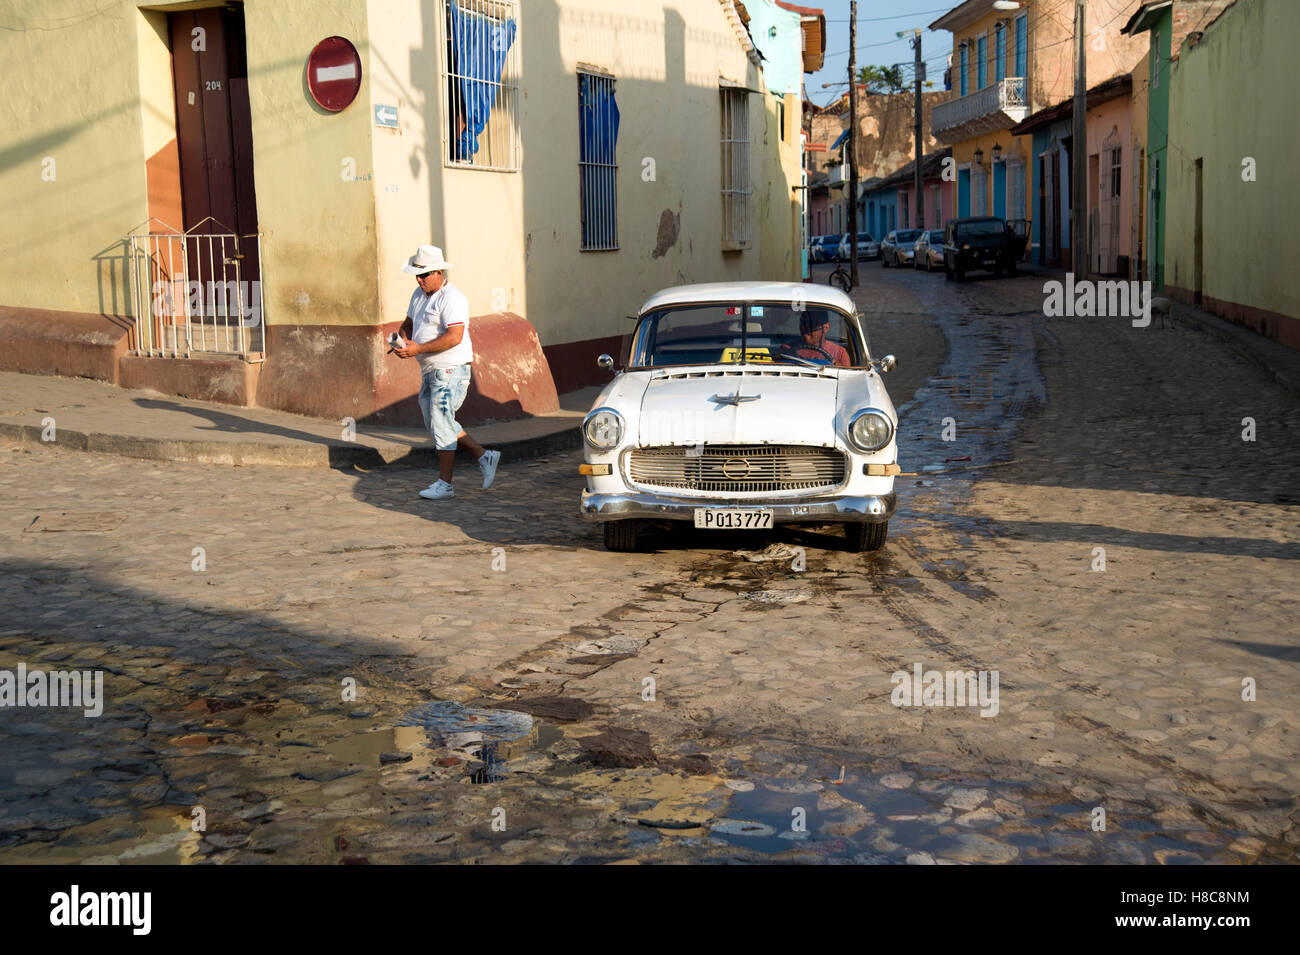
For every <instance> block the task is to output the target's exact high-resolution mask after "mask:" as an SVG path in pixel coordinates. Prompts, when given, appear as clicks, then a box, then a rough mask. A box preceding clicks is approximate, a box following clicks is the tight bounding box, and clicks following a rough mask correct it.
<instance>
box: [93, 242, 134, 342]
mask: <svg viewBox="0 0 1300 955" xmlns="http://www.w3.org/2000/svg"><path fill="white" fill-rule="evenodd" d="M91 260H92V261H93V262H94V263H95V285H96V288H97V290H98V293H99V314H100V315H102V316H104V317H105V318H107V319H110V320H112V321H113V324H115V325H117V326H118V327H119V328H122V329H125V330H126V331H127V332H129V333H130V342H129V347H130V348H135V347H136V346H137V342H136V340H135V312H136V307H137V306H136V303H134V302H133V301H132V296H131V259H130V244H129V243H128V242H127V241H126V239H118V240H117V241H116V242H113V243H111V244H110V245H108V246H105V247H104V248H103V249H100V250H99V251H98V252H96V253H95V254H94V255H92V256H91Z"/></svg>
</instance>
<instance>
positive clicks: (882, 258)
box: [880, 252, 889, 269]
mask: <svg viewBox="0 0 1300 955" xmlns="http://www.w3.org/2000/svg"><path fill="white" fill-rule="evenodd" d="M880 267H881V268H882V269H887V268H889V259H888V258H887V257H886V256H885V254H884V253H883V252H882V253H881V255H880Z"/></svg>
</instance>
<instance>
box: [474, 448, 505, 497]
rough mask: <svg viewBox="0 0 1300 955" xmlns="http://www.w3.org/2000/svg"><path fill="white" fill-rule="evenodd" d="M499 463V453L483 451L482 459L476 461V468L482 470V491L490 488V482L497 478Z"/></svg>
mask: <svg viewBox="0 0 1300 955" xmlns="http://www.w3.org/2000/svg"><path fill="white" fill-rule="evenodd" d="M500 462H501V452H500V451H484V452H483V457H481V458H479V459H478V466H479V467H480V468H482V469H483V490H485V491H486V490H487V489H488V488H490V487H491V486H492V480H493V479H494V478H495V477H496V476H497V465H498V464H499V463H500Z"/></svg>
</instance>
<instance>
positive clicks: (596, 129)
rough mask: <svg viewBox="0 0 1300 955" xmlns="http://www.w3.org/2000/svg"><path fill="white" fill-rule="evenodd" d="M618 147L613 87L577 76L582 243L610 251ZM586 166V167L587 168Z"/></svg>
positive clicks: (599, 79)
mask: <svg viewBox="0 0 1300 955" xmlns="http://www.w3.org/2000/svg"><path fill="white" fill-rule="evenodd" d="M617 148H618V103H617V102H615V100H614V84H613V83H612V82H611V81H609V80H607V79H605V78H603V77H596V76H591V75H589V74H586V73H579V74H578V159H579V161H580V163H581V164H582V166H581V169H582V195H583V219H582V244H583V247H584V248H613V247H614V246H615V245H616V244H617V240H616V235H617V232H616V224H617V218H616V216H615V202H616V199H617V193H616V192H615V182H614V175H615V172H616V170H615V168H614V166H615V153H616V150H617ZM588 164H590V165H588Z"/></svg>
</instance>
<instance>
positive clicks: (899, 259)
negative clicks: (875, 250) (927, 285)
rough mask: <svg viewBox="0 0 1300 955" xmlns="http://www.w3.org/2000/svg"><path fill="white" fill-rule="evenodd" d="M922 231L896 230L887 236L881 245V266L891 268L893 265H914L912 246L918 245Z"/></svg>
mask: <svg viewBox="0 0 1300 955" xmlns="http://www.w3.org/2000/svg"><path fill="white" fill-rule="evenodd" d="M920 234H921V230H920V229H895V230H894V231H893V232H891V233H889V235H887V236H885V241H884V242H882V243H880V264H881V265H882V266H883V267H885V268H889V266H891V265H910V264H911V263H912V246H913V245H915V244H916V239H917V237H918V236H919V235H920Z"/></svg>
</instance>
